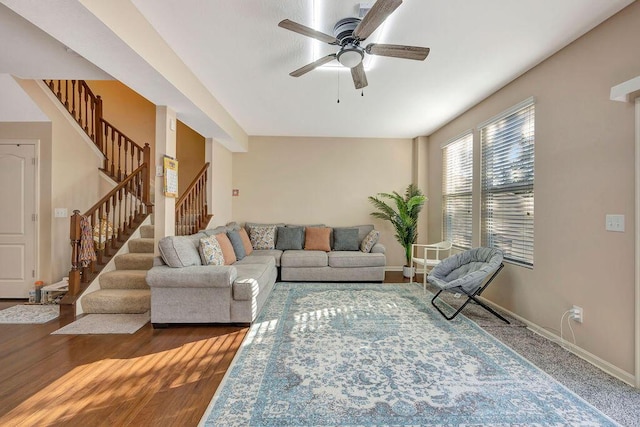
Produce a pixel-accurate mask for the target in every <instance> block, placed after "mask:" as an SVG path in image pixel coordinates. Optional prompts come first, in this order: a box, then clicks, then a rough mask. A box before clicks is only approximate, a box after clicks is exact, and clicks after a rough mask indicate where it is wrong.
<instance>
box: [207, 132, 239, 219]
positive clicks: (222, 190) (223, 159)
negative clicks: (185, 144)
mask: <svg viewBox="0 0 640 427" xmlns="http://www.w3.org/2000/svg"><path fill="white" fill-rule="evenodd" d="M211 144H212V151H213V154H212V156H213V161H212V163H211V169H210V174H209V177H210V180H211V184H212V186H213V190H212V191H213V197H212V199H213V200H212V206H211V210H210V212H211V213H213V218H212V222H213V224H215V225H216V226H218V225H225V224H226V223H228V222H230V221H233V220H234V217H233V214H232V212H233V207H232V201H231V190H232V189H233V188H235V187H233V184H232V182H233V172H232V171H233V155H232V153H231V151H229V150H228V149H227V148H225V147H224V146H223V145H222V144H220V143H219V142H217V141H211Z"/></svg>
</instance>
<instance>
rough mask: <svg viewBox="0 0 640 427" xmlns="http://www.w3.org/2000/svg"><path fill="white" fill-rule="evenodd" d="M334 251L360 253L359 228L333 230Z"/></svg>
mask: <svg viewBox="0 0 640 427" xmlns="http://www.w3.org/2000/svg"><path fill="white" fill-rule="evenodd" d="M333 250H334V251H359V250H360V244H359V243H358V229H357V228H355V227H354V228H334V229H333Z"/></svg>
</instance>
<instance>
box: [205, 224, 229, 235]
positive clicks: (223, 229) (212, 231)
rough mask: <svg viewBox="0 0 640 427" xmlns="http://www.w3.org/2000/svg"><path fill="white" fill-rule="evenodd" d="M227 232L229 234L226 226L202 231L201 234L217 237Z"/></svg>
mask: <svg viewBox="0 0 640 427" xmlns="http://www.w3.org/2000/svg"><path fill="white" fill-rule="evenodd" d="M226 232H227V227H225V226H224V225H221V226H219V227H216V228H208V229H206V230H202V231H201V233H204V234H206V235H207V236H215V235H216V234H220V233H226Z"/></svg>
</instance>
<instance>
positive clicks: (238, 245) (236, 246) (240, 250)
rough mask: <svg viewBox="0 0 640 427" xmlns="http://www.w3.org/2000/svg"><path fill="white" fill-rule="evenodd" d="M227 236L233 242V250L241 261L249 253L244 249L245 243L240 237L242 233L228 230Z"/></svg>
mask: <svg viewBox="0 0 640 427" xmlns="http://www.w3.org/2000/svg"><path fill="white" fill-rule="evenodd" d="M227 237H228V238H229V241H230V242H231V246H233V252H235V254H236V258H237V260H238V261H240V260H241V259H242V258H244V257H245V256H246V255H247V253H246V252H245V250H244V245H243V244H242V239H241V238H240V233H239V232H238V231H227Z"/></svg>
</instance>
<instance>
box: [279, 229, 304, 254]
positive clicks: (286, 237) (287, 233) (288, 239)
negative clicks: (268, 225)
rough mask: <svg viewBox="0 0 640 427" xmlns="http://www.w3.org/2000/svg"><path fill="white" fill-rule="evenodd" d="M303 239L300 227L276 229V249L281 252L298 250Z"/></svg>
mask: <svg viewBox="0 0 640 427" xmlns="http://www.w3.org/2000/svg"><path fill="white" fill-rule="evenodd" d="M303 239H304V228H302V227H278V243H276V249H279V250H281V251H286V250H291V249H293V250H300V249H302V241H303Z"/></svg>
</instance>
